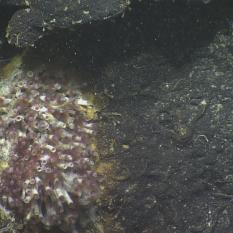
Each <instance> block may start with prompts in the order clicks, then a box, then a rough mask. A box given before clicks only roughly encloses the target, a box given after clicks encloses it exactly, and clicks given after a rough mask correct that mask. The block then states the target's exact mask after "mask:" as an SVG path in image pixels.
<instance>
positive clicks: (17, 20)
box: [0, 0, 129, 47]
mask: <svg viewBox="0 0 233 233" xmlns="http://www.w3.org/2000/svg"><path fill="white" fill-rule="evenodd" d="M128 3H129V1H127V0H95V1H93V0H78V1H75V0H63V1H59V0H44V1H37V0H27V1H21V0H8V1H7V0H5V1H4V0H2V1H1V0H0V5H2V6H3V5H9V6H18V7H19V9H18V10H17V11H16V12H15V13H14V14H13V16H12V18H11V19H10V21H9V24H8V28H7V33H6V34H7V38H8V41H9V43H11V44H14V45H16V46H17V47H25V46H33V45H34V43H35V41H37V40H38V39H39V38H41V37H43V35H45V34H48V32H49V31H52V30H54V29H60V28H71V27H73V26H75V25H79V24H84V23H91V22H92V21H98V20H106V19H108V18H110V17H113V16H115V15H118V14H120V13H122V12H123V11H124V10H125V8H126V6H127V5H128Z"/></svg>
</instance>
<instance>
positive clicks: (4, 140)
mask: <svg viewBox="0 0 233 233" xmlns="http://www.w3.org/2000/svg"><path fill="white" fill-rule="evenodd" d="M21 76H22V77H23V78H21V79H19V78H18V79H16V81H14V82H13V84H11V85H10V86H9V88H8V89H7V92H6V93H4V95H3V96H1V97H0V109H1V116H0V137H1V140H0V151H1V153H0V154H1V161H2V162H4V164H7V165H6V166H4V168H3V169H2V172H1V175H0V203H1V204H2V205H3V206H4V207H5V208H7V209H9V210H12V211H13V212H14V213H15V214H16V216H18V217H19V218H21V219H22V220H23V221H24V223H26V222H29V223H32V222H33V223H36V224H39V225H45V226H47V227H48V228H49V227H52V226H56V225H66V226H72V225H73V224H74V222H75V221H76V219H77V217H78V214H79V208H80V206H85V205H88V204H89V203H91V202H92V201H93V200H95V199H96V198H97V196H98V182H99V179H98V176H97V174H96V173H95V172H94V169H93V165H94V162H93V154H94V152H93V149H92V142H93V141H92V138H93V135H94V131H95V125H94V124H93V122H91V121H90V120H88V118H87V116H86V114H85V113H86V109H87V108H88V107H89V104H88V101H87V100H85V99H83V98H82V95H81V94H80V92H79V91H78V89H77V87H75V86H72V85H71V86H67V85H64V84H62V83H61V81H60V80H58V81H57V82H56V81H55V80H52V81H49V80H47V78H38V77H37V76H36V75H34V74H33V73H32V72H30V73H28V74H21ZM5 167H6V168H5Z"/></svg>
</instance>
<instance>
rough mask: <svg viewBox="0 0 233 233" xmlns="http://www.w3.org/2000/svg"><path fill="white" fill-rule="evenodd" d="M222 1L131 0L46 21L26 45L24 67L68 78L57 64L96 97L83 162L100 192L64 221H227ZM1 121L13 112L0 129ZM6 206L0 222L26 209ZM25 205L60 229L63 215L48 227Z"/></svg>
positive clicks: (117, 225) (165, 224)
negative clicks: (63, 27)
mask: <svg viewBox="0 0 233 233" xmlns="http://www.w3.org/2000/svg"><path fill="white" fill-rule="evenodd" d="M232 10H233V3H232V2H231V1H223V2H219V1H211V2H210V3H209V4H204V5H203V4H191V3H190V4H186V3H184V2H183V3H181V2H178V1H175V3H172V2H166V3H165V2H162V1H160V2H157V1H147V2H145V1H142V2H141V3H135V4H133V5H131V10H130V11H128V12H126V14H125V16H124V18H121V17H116V18H114V20H110V21H107V22H106V21H105V22H104V23H103V22H99V23H97V24H93V25H88V26H85V27H82V28H80V30H79V31H78V32H70V31H65V32H66V33H62V34H61V33H55V34H53V35H50V36H48V37H45V38H44V39H42V40H41V41H39V43H38V44H37V48H34V49H30V50H28V51H27V52H26V56H25V57H24V60H23V69H24V74H27V72H28V71H33V73H36V72H34V70H37V68H35V67H37V66H38V64H39V66H41V64H45V67H46V68H45V69H44V74H45V75H46V74H53V75H50V76H53V78H54V77H55V76H56V77H57V76H59V77H60V78H61V79H64V78H65V79H66V80H69V78H70V77H71V76H72V75H68V76H67V74H70V73H73V74H75V75H74V76H75V77H76V78H77V83H78V84H79V85H80V84H82V83H85V82H84V80H86V81H87V84H85V85H84V86H85V88H87V89H89V92H91V93H92V96H93V98H94V99H95V101H96V102H98V101H100V102H101V104H100V105H101V108H98V111H96V118H95V121H94V126H95V127H94V131H95V132H96V135H97V136H96V135H94V138H95V147H94V148H93V149H94V150H95V151H96V152H98V156H97V154H95V153H94V156H97V157H98V159H97V160H96V159H95V163H94V165H95V166H94V167H92V166H91V164H90V167H92V169H94V170H95V172H96V174H98V177H100V181H99V182H100V184H101V185H100V186H99V187H101V188H100V189H101V193H100V195H99V196H98V198H97V199H96V200H94V202H93V203H92V205H91V206H90V208H86V207H85V206H84V208H81V209H80V210H82V212H81V213H83V216H82V214H80V215H79V213H80V212H78V211H79V210H78V209H77V213H76V214H77V216H76V220H77V222H76V223H75V224H74V226H75V227H74V228H73V229H71V230H73V231H75V230H76V231H78V232H79V233H89V232H94V233H100V232H101V233H103V232H104V233H132V232H134V233H161V232H165V233H231V232H232V230H233V205H232V199H233V178H232V174H233V173H232V166H233V154H232V153H233V150H232V148H233V144H232V138H233V118H232V114H233V109H232V106H233V94H232V93H233V82H232V77H233V56H232V52H233V49H232V48H233V46H232V45H233V17H232ZM31 63H34V64H33V67H30V64H31ZM53 66H54V67H56V68H55V69H51V67H53ZM58 67H59V68H58ZM74 68H75V69H74ZM9 70H11V66H9V64H8V66H4V69H3V70H2V77H5V75H3V74H6V73H8V71H9ZM57 70H58V71H59V72H58V71H57ZM70 70H71V71H72V72H70ZM60 71H62V72H60ZM29 75H30V73H29ZM78 77H82V79H80V80H79V78H78ZM53 78H52V79H49V80H50V81H49V82H52V83H53V82H54V80H55V79H53ZM7 80H8V81H7ZM19 80H21V79H19ZM23 80H24V78H23ZM5 82H6V83H8V84H9V82H10V83H11V81H10V80H9V79H6V80H3V81H2V82H1V85H2V86H3V87H4V86H5V85H6V84H5ZM13 83H14V82H12V84H13ZM16 83H17V79H16ZM39 83H40V82H39ZM51 87H52V85H51ZM64 88H65V89H66V88H71V89H72V88H76V87H75V86H73V87H68V86H67V87H64ZM77 89H78V88H77ZM42 90H43V89H42ZM26 93H27V91H26ZM53 93H54V92H53ZM58 93H59V91H58ZM42 96H43V95H42ZM72 96H73V95H71V97H72ZM43 98H44V97H42V100H41V99H40V100H39V101H43ZM40 103H41V102H40ZM48 103H51V100H50V101H49V102H48ZM52 103H53V102H52ZM46 108H48V107H47V106H46ZM69 108H73V105H72V106H70V107H69ZM32 110H33V109H32ZM32 110H30V114H32V112H31V111H32ZM75 111H76V110H75ZM77 111H78V112H76V113H79V110H77ZM7 114H10V115H11V112H9V113H8V111H7ZM27 117H28V116H26V118H27ZM14 119H18V118H14ZM36 119H40V118H36ZM21 120H22V119H21ZM33 127H34V126H33ZM2 128H3V129H4V127H2ZM12 129H14V124H11V125H10V127H7V130H5V131H4V132H6V134H7V135H8V134H9V132H11V131H12ZM33 129H34V128H33ZM53 130H54V129H53ZM23 134H24V131H23ZM10 138H11V137H10ZM36 138H37V136H36ZM29 139H30V140H31V138H29ZM37 141H38V140H37ZM72 142H73V141H72ZM85 143H87V144H88V143H89V139H88V140H87V141H85V142H84V144H85ZM88 145H89V144H88ZM75 154H76V153H75ZM36 158H37V157H36ZM45 158H47V157H45ZM3 161H4V160H3ZM20 161H21V160H20ZM55 161H56V164H58V161H57V160H55ZM19 164H21V163H19ZM20 166H22V165H20ZM4 169H7V168H5V167H4V168H3V170H4ZM59 169H61V168H59ZM28 171H30V168H28ZM32 171H33V169H32ZM77 171H79V170H77ZM2 174H4V173H2ZM94 174H95V173H93V175H94ZM4 177H5V176H4V175H2V179H4ZM94 177H95V175H94ZM42 178H45V180H47V179H48V178H47V176H44V177H42ZM16 179H17V178H16ZM94 180H95V179H94ZM69 181H71V180H69ZM77 181H78V180H77ZM95 181H96V180H95ZM97 183H98V180H97ZM9 185H10V184H9ZM13 187H14V185H13ZM10 190H11V189H10ZM0 191H1V189H0ZM16 193H17V192H16ZM68 193H69V192H68ZM29 194H30V193H29ZM42 194H44V193H43V192H42ZM52 195H53V194H51V196H52ZM55 196H56V195H55ZM35 197H36V196H35ZM44 197H47V196H46V194H45V196H44ZM60 198H61V200H60V201H61V202H62V203H63V204H64V205H66V204H65V199H64V198H63V197H60ZM73 198H75V194H74V196H73ZM30 200H33V199H30ZM75 200H76V203H79V199H78V198H77V199H75ZM57 203H59V201H58V202H57ZM3 204H4V203H2V205H3ZM29 204H30V203H29ZM24 205H25V206H26V209H27V210H30V208H29V207H28V204H27V203H25V204H24ZM30 206H31V205H30ZM9 207H10V206H8V205H7V204H6V205H5V207H4V208H6V209H8V210H7V211H5V212H3V214H2V217H1V220H2V221H1V222H2V229H1V230H2V232H4V231H5V232H8V231H9V229H12V232H14V231H16V230H18V231H21V232H22V231H23V230H22V227H23V226H25V222H26V221H25V216H24V214H22V212H21V209H20V205H16V207H17V208H19V210H17V208H16V212H15V213H17V215H16V216H17V217H19V218H15V219H14V218H12V213H14V211H15V208H13V207H12V208H9ZM71 209H72V208H71ZM8 211H10V212H8ZM12 211H13V212H12ZM42 212H43V211H42ZM35 213H38V212H37V211H35V212H34V214H35ZM65 213H66V212H64V214H65ZM43 214H45V212H43ZM36 216H37V220H36V221H34V222H33V221H32V222H33V223H36V224H38V225H37V226H38V228H36V229H37V230H38V231H39V230H40V231H42V232H46V233H47V232H50V233H51V232H58V231H63V232H67V233H68V231H67V230H66V229H64V228H62V227H61V226H62V225H64V223H62V224H61V225H60V226H59V224H57V223H56V224H54V225H58V228H59V229H58V228H56V229H52V228H50V229H48V228H46V227H45V226H43V217H41V216H40V215H39V214H37V215H36ZM51 216H53V214H51V215H49V217H51ZM56 216H57V217H56V219H57V220H59V219H60V218H61V216H66V215H61V216H60V215H58V214H57V212H56ZM88 218H89V221H86V219H88ZM34 219H35V217H34ZM52 219H53V218H52ZM20 220H21V221H20ZM22 221H23V223H22ZM41 221H42V227H41V223H40V222H41ZM26 223H27V222H26ZM22 225H23V226H22ZM26 225H27V224H26ZM7 226H9V227H11V228H6V227H7ZM30 226H32V225H30V221H29V224H28V226H27V227H29V229H30ZM33 227H35V226H33ZM34 229H35V228H34ZM7 230H8V231H7Z"/></svg>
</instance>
